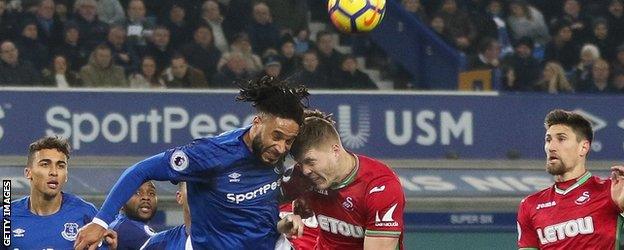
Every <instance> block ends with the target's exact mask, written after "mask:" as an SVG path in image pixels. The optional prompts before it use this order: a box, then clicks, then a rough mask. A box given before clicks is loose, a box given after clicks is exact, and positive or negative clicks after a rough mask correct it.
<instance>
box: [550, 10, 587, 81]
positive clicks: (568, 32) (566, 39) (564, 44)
mask: <svg viewBox="0 0 624 250" xmlns="http://www.w3.org/2000/svg"><path fill="white" fill-rule="evenodd" d="M570 25H571V24H570V22H568V21H565V20H563V21H557V22H555V23H554V24H553V25H552V29H551V34H553V37H552V39H551V41H550V42H548V43H547V44H546V48H545V50H544V60H545V61H557V62H559V63H561V65H562V66H563V69H564V70H565V71H569V70H572V68H573V67H574V66H575V65H576V64H577V63H578V61H579V51H580V48H579V47H578V45H577V44H576V43H575V42H573V41H572V28H571V27H570Z"/></svg>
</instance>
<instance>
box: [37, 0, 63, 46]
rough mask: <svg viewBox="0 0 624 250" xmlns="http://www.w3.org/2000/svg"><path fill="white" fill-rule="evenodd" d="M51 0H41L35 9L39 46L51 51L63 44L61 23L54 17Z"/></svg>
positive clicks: (53, 6) (53, 5)
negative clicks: (41, 45)
mask: <svg viewBox="0 0 624 250" xmlns="http://www.w3.org/2000/svg"><path fill="white" fill-rule="evenodd" d="M54 11H55V4H54V1H53V0H42V1H41V2H40V3H39V8H38V9H37V16H36V19H37V34H38V36H37V37H38V40H39V43H40V44H43V45H45V46H46V47H48V48H50V49H52V48H56V47H58V46H59V45H60V44H61V43H62V42H63V22H62V21H61V20H60V19H59V18H58V16H55V15H54Z"/></svg>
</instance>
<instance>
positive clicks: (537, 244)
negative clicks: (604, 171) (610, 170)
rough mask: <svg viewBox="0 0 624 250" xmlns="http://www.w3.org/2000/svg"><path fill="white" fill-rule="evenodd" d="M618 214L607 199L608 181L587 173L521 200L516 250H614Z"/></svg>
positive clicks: (618, 219) (609, 196)
mask: <svg viewBox="0 0 624 250" xmlns="http://www.w3.org/2000/svg"><path fill="white" fill-rule="evenodd" d="M563 187H566V188H565V189H563ZM620 212H621V211H620V209H619V208H618V206H617V205H616V204H615V203H614V202H613V200H612V199H611V180H604V179H600V178H599V177H596V176H592V175H591V173H589V172H587V173H586V174H585V175H583V176H581V177H580V178H578V179H574V180H570V181H567V182H558V183H555V184H554V185H553V186H552V187H549V188H547V189H544V190H542V191H540V192H538V193H535V194H533V195H530V196H528V197H526V198H524V199H523V200H522V202H521V203H520V207H519V209H518V247H519V248H539V249H615V248H616V246H617V245H618V244H619V243H618V242H617V239H618V237H617V234H618V228H619V227H620V225H621V223H620V222H621V221H620V216H619V213H620Z"/></svg>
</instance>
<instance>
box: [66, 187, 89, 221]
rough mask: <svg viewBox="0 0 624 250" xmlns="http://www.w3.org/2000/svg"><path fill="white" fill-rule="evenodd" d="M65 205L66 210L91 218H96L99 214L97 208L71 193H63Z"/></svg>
mask: <svg viewBox="0 0 624 250" xmlns="http://www.w3.org/2000/svg"><path fill="white" fill-rule="evenodd" d="M63 205H64V206H65V209H68V210H72V211H73V212H74V213H75V212H79V213H84V214H87V215H91V216H95V214H96V213H97V208H95V206H94V205H93V203H91V202H87V201H85V200H83V199H82V198H80V197H78V196H76V195H74V194H70V193H63Z"/></svg>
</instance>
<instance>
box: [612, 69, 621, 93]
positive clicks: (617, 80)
mask: <svg viewBox="0 0 624 250" xmlns="http://www.w3.org/2000/svg"><path fill="white" fill-rule="evenodd" d="M613 92H614V93H618V94H624V72H616V73H615V74H614V75H613Z"/></svg>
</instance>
